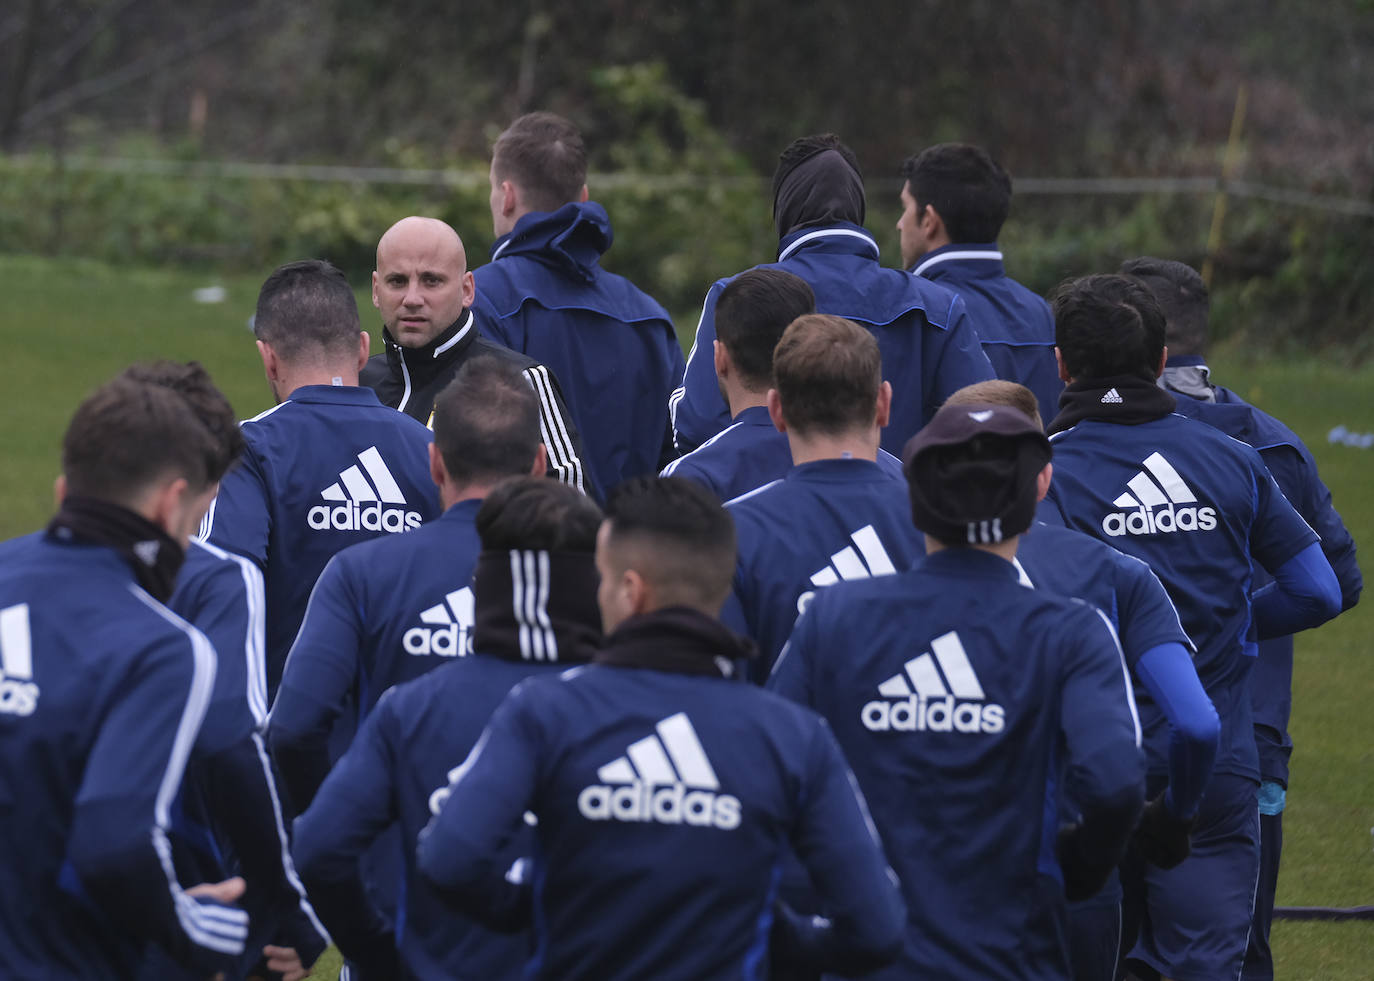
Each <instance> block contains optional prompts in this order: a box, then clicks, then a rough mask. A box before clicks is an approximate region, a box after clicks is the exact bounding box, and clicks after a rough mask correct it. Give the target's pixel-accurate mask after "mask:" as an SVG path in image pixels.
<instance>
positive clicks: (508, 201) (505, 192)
mask: <svg viewBox="0 0 1374 981" xmlns="http://www.w3.org/2000/svg"><path fill="white" fill-rule="evenodd" d="M519 208H520V189H519V188H518V187H516V186H515V184H513V183H512V182H511V181H502V182H501V217H503V218H509V217H511V216H512V215H514V214H515V213H516V211H517V210H518V209H519Z"/></svg>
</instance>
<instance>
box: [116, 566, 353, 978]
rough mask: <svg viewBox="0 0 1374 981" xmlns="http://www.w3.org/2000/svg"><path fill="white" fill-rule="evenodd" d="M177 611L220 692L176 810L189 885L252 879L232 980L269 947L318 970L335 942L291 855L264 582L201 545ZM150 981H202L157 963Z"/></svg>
mask: <svg viewBox="0 0 1374 981" xmlns="http://www.w3.org/2000/svg"><path fill="white" fill-rule="evenodd" d="M167 606H168V608H170V609H171V610H172V612H174V613H176V614H177V615H178V616H180V617H182V618H183V619H185V620H186V621H187V622H189V623H192V624H194V625H195V626H196V628H197V629H199V630H200V631H201V632H202V633H204V634H205V636H206V637H207V638H208V639H209V640H210V642H211V643H212V644H213V645H214V647H215V651H216V654H217V660H216V671H215V686H214V690H213V692H212V694H211V697H210V706H209V709H208V710H207V712H206V715H205V721H204V722H203V723H202V724H201V727H200V732H199V733H198V734H197V736H196V742H195V746H194V748H193V749H192V752H191V758H190V760H189V762H188V763H187V767H186V775H185V778H184V780H183V783H182V788H181V792H180V793H179V794H178V796H177V800H176V802H175V804H174V806H173V809H172V832H173V844H174V845H175V846H176V849H177V858H178V872H179V873H180V878H181V881H183V882H218V881H220V880H222V879H226V878H228V877H229V876H231V875H242V876H243V877H244V879H245V881H246V882H247V884H248V888H247V891H246V892H245V893H244V895H243V898H242V899H240V900H239V903H238V905H240V906H241V907H243V909H244V910H245V911H246V912H247V913H248V914H249V922H250V924H251V926H252V932H251V933H250V935H249V937H250V939H249V942H248V943H247V944H246V945H245V951H244V954H243V957H242V959H241V960H240V962H239V965H238V969H237V971H236V972H231V973H229V975H228V976H229V977H231V978H242V977H246V976H247V975H248V972H249V970H250V969H251V968H252V967H253V966H254V965H256V964H257V963H258V961H259V960H261V958H262V948H263V946H264V945H265V944H269V943H272V944H279V945H283V946H287V947H294V948H296V950H297V951H298V952H299V953H300V956H301V961H302V962H303V963H307V964H311V963H314V961H315V959H316V958H317V957H319V955H320V954H321V953H322V952H323V951H324V948H325V947H326V946H328V944H329V936H328V934H327V933H326V932H325V930H324V927H323V926H322V925H321V924H320V923H319V920H318V919H317V918H316V917H315V912H314V910H313V909H312V908H311V906H310V904H309V902H308V901H307V900H306V898H305V890H304V888H303V887H302V885H301V883H300V880H299V878H298V877H297V876H296V870H295V868H294V866H293V865H292V863H291V858H290V855H289V853H288V851H287V835H286V829H285V826H284V823H283V817H282V810H281V804H280V801H279V800H278V797H277V788H276V782H275V780H276V777H275V775H274V774H273V772H272V766H271V763H270V762H269V761H268V758H267V750H266V747H265V746H264V744H263V739H262V736H261V735H260V732H259V730H260V729H261V727H262V725H263V724H264V722H265V721H266V718H267V681H266V668H265V663H264V659H263V626H264V606H265V600H264V595H263V585H262V573H261V572H259V571H258V568H257V566H256V565H254V564H253V563H252V562H251V561H250V560H248V559H245V558H242V557H241V556H237V555H231V554H230V553H228V552H224V551H221V550H220V549H217V548H215V547H214V546H213V545H207V544H206V543H204V542H201V541H197V540H195V539H192V540H191V543H190V547H189V548H188V549H187V550H186V561H185V563H184V564H183V565H182V567H181V570H180V572H178V574H177V582H176V591H175V592H174V593H173V594H172V596H171V598H170V599H169V600H168V601H167ZM140 977H141V978H145V979H147V981H168V979H171V978H175V977H186V978H194V977H197V975H196V974H194V973H192V972H187V971H184V970H183V971H180V972H178V971H177V969H176V968H175V967H174V966H173V965H172V964H171V963H170V962H169V960H168V959H167V958H166V957H165V956H164V955H160V954H157V953H153V954H151V955H150V957H149V958H148V960H147V961H146V962H145V963H144V965H143V967H142V971H141V974H140Z"/></svg>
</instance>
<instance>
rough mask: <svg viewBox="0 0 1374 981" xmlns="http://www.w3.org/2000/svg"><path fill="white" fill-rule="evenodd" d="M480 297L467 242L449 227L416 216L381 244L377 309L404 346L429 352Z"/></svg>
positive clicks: (375, 278) (375, 291) (374, 280)
mask: <svg viewBox="0 0 1374 981" xmlns="http://www.w3.org/2000/svg"><path fill="white" fill-rule="evenodd" d="M475 292H476V291H475V288H474V286H473V281H472V274H471V273H470V272H468V258H467V252H466V251H464V249H463V240H462V239H461V238H459V237H458V233H457V232H456V231H454V230H453V228H452V227H451V226H450V225H448V224H447V223H446V222H442V221H440V220H439V219H438V218H422V217H419V216H416V215H412V216H410V217H409V218H402V219H401V220H400V221H398V222H396V224H394V225H392V226H391V227H390V228H388V229H387V230H386V233H385V234H384V235H383V236H382V237H381V240H380V241H378V243H377V268H376V270H375V271H374V272H373V273H372V304H373V306H375V307H376V308H377V310H378V311H379V312H380V313H381V315H382V322H383V323H384V324H385V325H386V328H387V330H388V331H389V332H390V333H391V336H392V338H393V339H394V340H395V341H396V343H398V344H400V345H401V346H402V347H423V346H424V345H426V344H428V343H430V342H431V341H433V340H434V339H435V338H436V337H438V336H439V335H440V334H442V333H443V332H444V331H446V330H447V329H448V328H449V327H451V326H453V325H454V324H455V323H457V322H458V321H459V320H460V319H461V318H462V317H463V313H464V311H465V310H466V309H467V308H468V307H470V306H471V305H472V300H473V297H474V295H475Z"/></svg>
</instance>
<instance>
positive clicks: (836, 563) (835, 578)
mask: <svg viewBox="0 0 1374 981" xmlns="http://www.w3.org/2000/svg"><path fill="white" fill-rule="evenodd" d="M849 540H850V541H851V542H852V543H853V544H852V545H846V546H845V547H844V548H842V549H840V550H839V551H838V552H836V553H835V554H833V555H831V556H830V562H829V564H828V565H826V566H825V567H824V568H823V569H821V570H820V571H819V572H816V573H814V574H813V575H812V576H811V585H813V586H816V587H821V586H832V585H834V584H835V583H837V582H840V581H841V580H846V581H847V580H854V579H870V578H874V577H877V576H890V575H893V574H894V573H896V571H897V569H896V567H894V566H893V564H892V559H891V558H890V557H889V556H888V554H887V549H885V548H883V543H882V540H881V539H879V538H878V533H877V532H876V531H874V530H873V526H872V525H864V526H863V527H862V528H860V529H859V530H858V531H856V532H853V533H851V534H850V536H849ZM855 548H857V549H858V551H857V552H856V551H855V550H854V549H855ZM860 555H862V556H863V558H862V559H860V558H859V556H860ZM865 563H866V564H865ZM815 595H816V591H815V590H814V589H812V590H807V591H806V592H804V593H802V594H801V596H799V597H797V615H798V616H800V615H801V614H802V613H804V612H805V611H806V607H807V604H809V603H810V602H811V597H813V596H815Z"/></svg>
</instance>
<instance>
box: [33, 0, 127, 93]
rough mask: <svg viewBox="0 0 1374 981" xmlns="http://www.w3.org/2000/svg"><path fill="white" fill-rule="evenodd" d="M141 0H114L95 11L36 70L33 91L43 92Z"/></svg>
mask: <svg viewBox="0 0 1374 981" xmlns="http://www.w3.org/2000/svg"><path fill="white" fill-rule="evenodd" d="M138 2H139V0H112V2H110V3H107V4H105V5H103V6H101V7H100V8H99V9H98V10H97V11H96V12H95V13H93V14H92V15H91V16H90V18H89V19H88V20H87V21H86V23H84V24H82V25H81V27H80V28H79V29H77V30H75V31H73V32H72V33H71V36H69V37H68V38H67V39H66V41H65V42H64V43H63V44H62V46H61V47H59V48H58V49H57V50H56V51H54V52H53V53H52V56H51V57H50V58H49V59H48V60H47V63H46V64H45V65H43V66H42V67H41V68H39V70H38V71H36V72H34V75H33V91H34V92H35V93H37V92H42V91H43V90H44V89H45V88H47V86H48V83H50V82H51V81H52V80H53V79H54V78H56V77H57V76H58V75H60V74H61V73H62V72H63V71H65V70H66V69H67V67H68V66H69V65H70V64H71V63H72V61H73V60H74V59H75V58H76V56H77V55H79V54H80V53H81V52H82V51H83V50H85V48H86V46H87V45H88V44H90V43H91V41H93V40H94V39H95V38H96V36H97V35H98V34H99V33H100V32H101V31H102V30H104V29H105V28H106V27H107V26H109V24H110V23H111V22H112V21H114V19H115V18H116V17H118V16H119V15H120V14H122V13H123V12H124V11H125V10H127V9H128V8H129V7H132V6H133V5H134V4H135V3H138Z"/></svg>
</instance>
